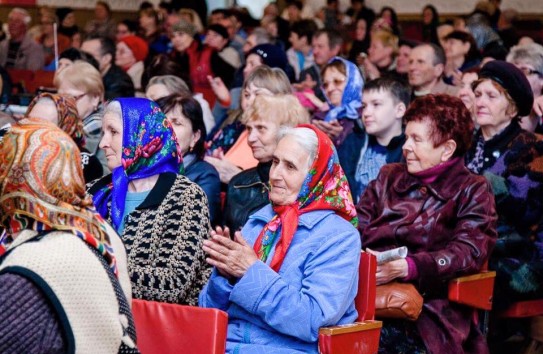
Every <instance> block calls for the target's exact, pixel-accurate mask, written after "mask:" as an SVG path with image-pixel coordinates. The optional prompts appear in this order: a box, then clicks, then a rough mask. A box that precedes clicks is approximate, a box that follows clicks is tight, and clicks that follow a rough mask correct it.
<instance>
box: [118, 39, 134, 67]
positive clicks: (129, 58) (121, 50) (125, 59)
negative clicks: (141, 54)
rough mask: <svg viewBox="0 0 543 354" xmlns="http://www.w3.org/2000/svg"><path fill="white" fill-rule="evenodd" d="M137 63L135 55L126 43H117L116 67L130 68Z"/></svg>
mask: <svg viewBox="0 0 543 354" xmlns="http://www.w3.org/2000/svg"><path fill="white" fill-rule="evenodd" d="M135 63H136V58H135V57H134V53H133V52H132V50H131V49H130V47H128V46H127V45H126V44H125V43H124V42H119V43H117V50H116V51H115V65H117V66H119V67H121V68H129V67H131V66H132V65H134V64H135Z"/></svg>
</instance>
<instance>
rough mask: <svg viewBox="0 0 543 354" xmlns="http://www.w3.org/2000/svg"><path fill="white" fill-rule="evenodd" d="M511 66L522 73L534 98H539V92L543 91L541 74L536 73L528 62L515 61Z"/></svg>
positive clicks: (542, 75) (542, 76)
mask: <svg viewBox="0 0 543 354" xmlns="http://www.w3.org/2000/svg"><path fill="white" fill-rule="evenodd" d="M512 64H514V65H515V66H516V67H517V68H519V69H520V71H522V72H523V73H524V75H525V76H526V78H527V79H528V82H529V83H530V87H531V88H532V92H533V93H534V97H539V96H541V94H542V92H541V90H543V73H540V72H536V70H535V66H534V64H533V63H532V62H531V61H530V60H526V59H524V60H523V59H516V60H515V61H513V62H512Z"/></svg>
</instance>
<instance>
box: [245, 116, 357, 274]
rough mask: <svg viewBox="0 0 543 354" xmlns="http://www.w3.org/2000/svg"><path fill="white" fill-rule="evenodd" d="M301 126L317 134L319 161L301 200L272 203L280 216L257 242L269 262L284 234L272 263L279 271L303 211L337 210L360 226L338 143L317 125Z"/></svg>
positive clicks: (260, 256)
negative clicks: (276, 240) (337, 147)
mask: <svg viewBox="0 0 543 354" xmlns="http://www.w3.org/2000/svg"><path fill="white" fill-rule="evenodd" d="M298 127H299V128H309V129H311V130H313V131H314V132H315V133H316V134H317V139H318V147H317V154H316V155H315V160H314V161H313V164H312V165H311V168H310V169H309V172H308V174H307V177H306V178H305V180H304V182H303V184H302V188H301V189H300V192H299V194H298V198H297V200H296V201H295V202H294V203H292V204H290V205H273V203H272V206H273V210H274V211H275V213H276V215H275V216H274V217H273V218H272V219H271V220H270V221H269V222H268V223H267V224H266V225H265V226H264V228H263V229H262V231H261V232H260V235H259V236H258V238H257V240H256V242H255V245H254V250H255V252H256V253H257V255H258V257H259V258H260V260H262V261H264V262H265V261H266V260H267V258H268V255H269V253H270V251H271V247H272V245H273V244H274V241H275V239H276V237H277V235H278V234H280V238H279V241H278V242H277V245H276V246H275V254H274V256H273V259H272V261H271V263H270V266H271V268H272V269H273V270H275V271H276V272H277V271H279V269H280V268H281V264H283V260H284V258H285V256H286V254H287V252H288V248H289V246H290V243H291V242H292V239H293V238H294V234H295V233H296V230H297V229H298V219H299V217H300V215H301V214H304V213H308V212H311V211H314V210H333V211H335V212H336V214H338V215H339V216H341V217H342V218H344V219H345V220H347V221H349V222H350V223H351V224H353V226H355V227H356V226H357V225H358V218H357V216H356V209H355V206H354V203H353V199H352V197H351V190H350V189H349V184H348V183H347V178H346V177H345V173H344V172H343V169H342V168H341V166H340V164H339V160H338V156H337V152H336V149H335V147H334V144H333V143H332V141H331V140H330V138H328V136H327V135H326V134H324V133H323V132H322V131H320V130H319V129H317V128H316V127H314V126H313V125H310V124H302V125H299V126H298ZM279 230H280V232H279Z"/></svg>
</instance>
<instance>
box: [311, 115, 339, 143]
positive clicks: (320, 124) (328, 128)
mask: <svg viewBox="0 0 543 354" xmlns="http://www.w3.org/2000/svg"><path fill="white" fill-rule="evenodd" d="M312 123H313V125H314V126H316V127H317V128H319V129H320V130H322V131H323V132H324V133H326V135H328V136H329V137H330V139H332V141H334V140H336V139H337V138H338V137H339V136H340V135H341V133H342V132H343V126H342V125H341V124H339V122H338V121H337V120H333V121H331V122H325V121H323V120H318V119H314V120H313V121H312Z"/></svg>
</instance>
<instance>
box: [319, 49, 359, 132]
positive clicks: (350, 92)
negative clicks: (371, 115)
mask: <svg viewBox="0 0 543 354" xmlns="http://www.w3.org/2000/svg"><path fill="white" fill-rule="evenodd" d="M334 61H341V62H342V63H343V64H344V65H345V71H346V73H347V84H346V85H345V90H343V96H341V105H340V106H334V105H332V103H330V100H329V99H328V97H326V102H328V105H329V106H330V110H329V111H328V112H327V113H326V116H325V117H324V120H325V121H327V122H329V121H332V120H337V119H342V118H349V119H358V118H359V117H360V114H359V112H358V109H359V108H360V107H362V88H363V87H364V79H362V75H360V71H359V70H358V68H357V67H356V65H354V64H353V63H351V62H350V61H348V60H345V59H343V58H340V57H333V58H332V59H330V61H329V62H328V63H332V62H334ZM322 92H326V90H325V89H324V87H323V88H322ZM325 96H326V94H325Z"/></svg>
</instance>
